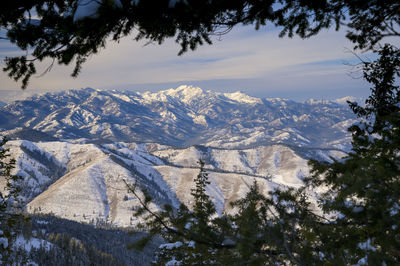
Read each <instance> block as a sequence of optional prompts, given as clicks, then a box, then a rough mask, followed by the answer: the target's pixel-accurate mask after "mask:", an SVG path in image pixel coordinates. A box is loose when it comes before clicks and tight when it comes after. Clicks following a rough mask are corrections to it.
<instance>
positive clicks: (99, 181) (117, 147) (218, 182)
mask: <svg viewBox="0 0 400 266" xmlns="http://www.w3.org/2000/svg"><path fill="white" fill-rule="evenodd" d="M8 145H9V147H10V148H11V151H12V156H13V157H14V158H16V159H17V169H16V174H19V175H21V176H23V177H24V180H25V189H24V191H23V195H24V196H25V198H26V200H27V202H29V203H28V205H27V210H28V211H29V212H32V213H36V212H37V213H53V214H55V215H57V216H59V217H61V218H66V219H70V220H75V221H80V222H86V223H90V222H96V221H102V222H105V221H106V222H108V223H112V224H114V225H119V226H130V225H133V224H135V223H136V222H138V221H137V220H136V219H134V218H132V212H133V211H132V208H136V207H137V206H139V202H138V200H137V199H136V198H135V197H134V196H133V195H132V194H130V193H128V191H127V189H126V186H125V182H124V181H126V182H128V183H131V184H133V183H137V184H139V187H140V188H141V189H143V188H146V190H148V191H149V192H150V193H151V195H152V196H153V198H154V199H155V205H153V208H159V207H160V206H162V205H163V204H165V203H168V204H172V205H173V206H178V205H179V203H180V202H183V203H185V204H187V205H188V206H191V204H192V201H193V199H192V196H191V195H190V193H189V192H190V189H191V188H193V186H194V183H193V179H194V177H195V176H196V175H197V174H198V171H199V169H198V163H197V162H198V160H199V159H202V160H204V161H205V162H206V169H207V172H209V177H210V182H211V184H210V185H209V186H208V187H207V192H208V193H209V194H210V196H211V198H212V199H213V201H214V202H215V204H216V207H217V211H218V212H219V213H222V212H223V211H224V210H225V211H228V212H229V211H231V206H230V202H232V201H234V200H236V199H239V198H241V197H243V196H244V195H245V193H246V192H247V191H248V188H249V186H250V185H251V184H252V183H253V180H257V182H258V183H259V185H260V187H261V189H262V191H264V192H265V193H267V192H268V191H269V190H271V189H274V188H276V187H279V186H295V187H296V186H299V185H301V184H302V178H303V176H305V175H307V173H308V167H307V164H306V163H307V159H308V158H310V157H313V158H320V159H323V158H325V159H326V158H329V156H333V157H336V158H337V157H340V156H343V153H341V152H339V151H337V150H320V149H307V148H301V150H299V151H296V150H295V149H293V148H291V147H289V146H285V145H272V146H259V147H256V148H251V149H241V150H240V149H236V150H232V149H230V150H227V149H216V148H210V147H204V146H194V147H188V148H185V149H177V148H173V147H170V146H166V145H160V144H154V143H149V144H144V143H142V144H137V143H122V142H118V143H110V144H101V145H95V144H73V143H65V142H36V143H35V142H29V141H25V140H24V141H10V142H9V143H8ZM298 149H299V148H298ZM56 170H57V171H56ZM157 206H158V207H157Z"/></svg>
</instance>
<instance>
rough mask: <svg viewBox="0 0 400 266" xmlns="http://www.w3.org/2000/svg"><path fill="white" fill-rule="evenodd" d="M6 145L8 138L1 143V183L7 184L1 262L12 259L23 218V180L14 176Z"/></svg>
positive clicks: (0, 207)
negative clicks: (20, 193)
mask: <svg viewBox="0 0 400 266" xmlns="http://www.w3.org/2000/svg"><path fill="white" fill-rule="evenodd" d="M6 143H7V139H6V138H3V139H2V141H1V142H0V178H1V183H2V184H5V187H4V190H3V191H0V262H1V261H3V262H7V261H8V260H9V259H11V258H10V255H11V252H12V250H11V248H12V245H13V241H14V239H15V236H16V234H15V232H14V229H15V228H16V227H17V225H18V223H20V222H21V221H22V218H23V216H22V214H21V213H20V212H21V209H20V203H19V198H18V193H19V192H20V190H21V188H20V187H19V186H18V181H19V180H20V179H21V178H20V177H19V176H16V175H13V174H12V170H13V169H14V167H15V160H14V159H10V158H9V157H10V153H9V149H6V148H5V147H4V145H5V144H6Z"/></svg>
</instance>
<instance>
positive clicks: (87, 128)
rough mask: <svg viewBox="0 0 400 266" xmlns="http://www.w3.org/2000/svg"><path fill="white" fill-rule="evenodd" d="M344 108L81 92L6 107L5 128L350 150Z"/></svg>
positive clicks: (44, 134) (184, 89) (228, 97)
mask: <svg viewBox="0 0 400 266" xmlns="http://www.w3.org/2000/svg"><path fill="white" fill-rule="evenodd" d="M343 102H344V101H343V99H339V100H336V101H315V100H309V101H306V102H304V103H298V102H294V101H291V100H288V99H279V98H265V99H261V98H255V97H251V96H248V95H246V94H244V93H241V92H235V93H216V92H212V91H203V90H202V89H200V88H197V87H191V86H180V87H178V88H176V89H169V90H165V91H160V92H156V93H150V92H144V93H139V92H131V91H123V92H121V91H101V90H94V89H82V90H70V91H63V92H57V93H45V94H41V95H34V96H32V97H28V98H26V99H25V100H19V101H14V102H12V103H9V104H8V105H6V106H4V107H3V108H1V109H0V128H2V129H3V133H2V134H5V135H9V136H11V137H13V136H14V137H15V138H20V139H28V140H33V141H38V140H66V141H70V142H71V141H72V142H77V141H80V142H81V143H82V142H85V143H95V142H97V143H103V142H115V141H124V142H154V143H161V144H166V145H172V146H176V147H188V146H191V145H205V146H211V147H222V148H247V147H254V146H258V145H261V144H262V145H266V144H276V143H285V144H292V145H295V146H308V147H323V148H337V149H343V150H348V148H349V134H348V133H347V128H348V126H350V125H351V124H352V123H354V122H355V118H356V117H355V115H354V114H353V113H352V112H351V110H350V109H349V107H348V106H347V104H346V103H344V104H343Z"/></svg>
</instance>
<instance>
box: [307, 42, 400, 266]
mask: <svg viewBox="0 0 400 266" xmlns="http://www.w3.org/2000/svg"><path fill="white" fill-rule="evenodd" d="M376 52H377V53H378V54H379V57H378V59H376V60H375V61H373V62H364V63H363V69H364V78H365V79H366V80H367V81H368V82H370V83H371V84H372V85H373V87H372V88H371V91H372V94H371V96H370V97H369V98H368V99H367V100H366V104H365V106H360V105H358V104H356V103H350V106H351V108H352V109H353V111H354V112H355V113H356V114H357V115H358V116H359V118H360V119H361V122H360V123H358V124H356V125H353V126H351V127H350V128H349V131H350V132H351V133H352V139H353V140H352V145H353V149H352V151H351V152H350V153H349V154H348V155H347V156H346V157H345V158H343V159H341V160H335V161H334V162H333V163H326V162H325V163H321V162H318V161H311V166H312V176H311V177H310V179H309V180H308V182H309V185H310V186H311V187H312V188H316V187H325V191H326V192H325V193H324V194H323V195H321V196H322V197H321V206H322V208H323V210H324V212H325V213H326V215H330V216H333V217H334V218H333V221H332V223H331V224H329V225H328V226H327V227H329V231H330V232H329V234H326V235H325V239H326V241H324V243H325V245H326V246H327V247H326V249H327V250H336V251H339V253H340V257H341V258H342V263H344V264H354V263H361V262H362V263H364V262H365V263H367V264H370V265H385V264H387V265H393V264H399V263H400V252H399V250H400V228H399V227H400V213H399V212H400V92H399V86H398V85H397V84H398V81H399V77H400V50H399V49H398V48H396V47H393V46H391V45H388V44H387V45H385V46H383V47H381V48H379V49H378V50H376ZM329 238H330V239H334V241H331V240H330V239H329ZM328 245H329V246H328ZM336 255H339V254H336Z"/></svg>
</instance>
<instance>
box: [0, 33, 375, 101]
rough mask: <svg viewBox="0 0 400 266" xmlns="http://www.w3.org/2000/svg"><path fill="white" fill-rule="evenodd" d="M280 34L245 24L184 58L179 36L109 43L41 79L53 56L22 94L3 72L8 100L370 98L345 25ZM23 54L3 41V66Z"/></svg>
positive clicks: (0, 83)
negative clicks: (94, 95) (98, 95)
mask: <svg viewBox="0 0 400 266" xmlns="http://www.w3.org/2000/svg"><path fill="white" fill-rule="evenodd" d="M278 34H279V31H278V30H277V29H276V28H274V27H273V26H266V27H264V28H261V29H260V30H258V31H256V30H255V29H254V27H252V26H246V27H244V26H239V27H237V28H235V29H234V30H232V31H231V32H229V33H228V34H226V35H223V36H221V37H217V36H215V38H214V39H213V44H212V45H207V44H206V45H203V46H201V47H199V48H198V49H197V50H195V51H188V52H187V53H186V54H184V55H182V56H178V55H177V54H178V52H179V45H178V44H176V43H175V41H174V40H167V41H166V42H164V43H163V44H162V45H158V44H147V45H146V42H144V41H143V42H136V41H134V40H132V39H133V36H130V37H126V38H124V39H122V40H121V41H120V42H119V43H115V42H111V41H110V42H108V43H107V46H106V48H105V49H103V50H101V51H100V52H99V53H98V54H96V55H93V56H91V57H90V58H89V60H88V61H87V62H86V63H85V64H84V65H83V69H82V72H81V73H80V75H79V76H78V77H77V78H72V77H71V76H70V74H71V73H72V69H73V66H72V65H71V66H59V65H56V64H55V65H54V67H53V68H52V70H51V72H50V73H47V74H45V75H44V76H42V77H38V76H39V74H40V73H41V72H42V71H44V70H45V69H46V68H47V66H48V65H49V64H50V62H49V61H45V62H43V63H41V64H40V65H39V67H38V68H37V69H38V73H39V74H38V75H37V76H35V77H33V78H32V79H31V82H30V85H29V87H28V88H27V89H26V90H25V91H24V92H22V91H21V89H20V88H19V84H18V83H15V82H14V81H12V80H11V79H9V78H8V76H7V75H6V74H5V73H4V72H0V97H1V95H5V94H4V93H5V92H7V93H11V94H14V95H16V96H22V95H29V94H33V93H36V92H42V91H59V90H64V89H79V88H86V87H91V88H95V89H121V90H122V89H132V90H137V91H157V90H162V89H169V88H175V87H178V86H179V85H183V84H186V85H194V86H199V87H201V88H202V89H204V90H213V91H219V92H235V91H242V92H244V93H246V94H248V95H251V96H255V97H261V98H265V97H281V98H289V99H292V100H297V101H303V100H306V99H309V98H314V99H336V98H340V97H344V96H355V97H366V96H368V94H369V86H368V84H367V83H366V82H365V81H363V80H362V79H360V76H361V73H360V72H354V68H353V67H352V66H351V64H356V63H358V60H357V57H356V56H355V55H354V54H353V53H352V52H350V51H351V48H352V44H351V43H350V42H349V41H348V40H347V39H346V38H345V31H344V30H342V31H340V32H336V31H334V30H333V29H330V30H325V31H323V32H321V33H319V34H318V35H317V36H314V37H311V38H310V39H306V40H303V39H300V38H298V37H295V38H292V39H290V38H287V37H285V38H279V37H278ZM18 53H20V51H18V49H17V48H15V47H13V46H12V45H11V44H9V43H8V42H6V41H4V40H3V41H0V64H1V66H0V67H3V66H4V63H3V59H4V58H5V57H6V56H12V55H16V54H18ZM359 55H361V56H363V57H368V56H371V55H368V54H359ZM349 64H350V65H349ZM1 93H3V94H1ZM0 100H1V98H0Z"/></svg>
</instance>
